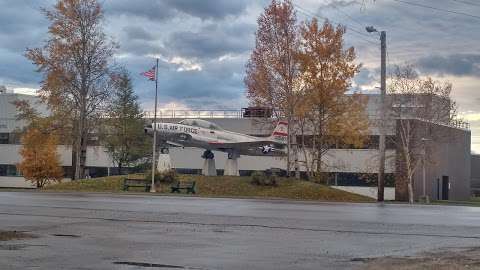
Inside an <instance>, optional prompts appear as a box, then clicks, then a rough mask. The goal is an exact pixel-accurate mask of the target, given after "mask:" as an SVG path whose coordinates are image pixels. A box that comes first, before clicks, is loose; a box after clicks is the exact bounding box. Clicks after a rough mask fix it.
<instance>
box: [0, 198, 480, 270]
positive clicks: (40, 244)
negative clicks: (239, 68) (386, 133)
mask: <svg viewBox="0 0 480 270" xmlns="http://www.w3.org/2000/svg"><path fill="white" fill-rule="evenodd" d="M14 230H15V231H22V232H26V233H29V234H31V235H34V236H35V237H31V238H28V239H17V240H10V241H0V269H352V268H362V267H363V266H364V263H365V261H366V260H368V258H374V257H383V256H412V255H416V254H419V253H421V252H426V251H428V252H435V251H445V250H454V249H456V248H464V247H478V246H480V208H475V207H464V206H409V205H394V204H387V205H379V204H367V203H363V204H346V203H313V202H312V203H311V202H292V201H282V200H246V199H220V198H218V199H216V198H215V199H213V198H212V199H209V198H196V197H170V196H149V195H130V194H129V195H123V194H122V195H121V194H98V193H97V194H92V193H44V192H0V231H14Z"/></svg>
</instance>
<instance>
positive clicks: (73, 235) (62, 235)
mask: <svg viewBox="0 0 480 270" xmlns="http://www.w3.org/2000/svg"><path fill="white" fill-rule="evenodd" d="M52 235H53V236H58V237H71V238H79V237H80V235H76V234H62V233H55V234H52Z"/></svg>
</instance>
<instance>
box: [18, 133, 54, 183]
mask: <svg viewBox="0 0 480 270" xmlns="http://www.w3.org/2000/svg"><path fill="white" fill-rule="evenodd" d="M57 142H58V139H57V136H56V135H55V134H51V133H47V132H44V131H42V130H41V129H39V128H35V127H32V128H30V129H28V130H27V132H26V133H25V134H24V135H23V137H22V143H23V146H22V148H21V150H20V155H21V156H22V162H21V163H20V164H18V165H17V167H18V169H19V170H20V172H21V173H22V174H23V176H24V177H25V179H27V180H29V181H32V182H34V183H36V184H37V187H43V186H44V185H45V184H47V183H48V182H51V181H55V182H59V181H60V180H61V179H62V178H63V170H62V168H61V167H60V161H59V157H58V153H57Z"/></svg>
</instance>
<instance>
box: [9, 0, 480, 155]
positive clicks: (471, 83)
mask: <svg viewBox="0 0 480 270" xmlns="http://www.w3.org/2000/svg"><path fill="white" fill-rule="evenodd" d="M54 2H55V1H54V0H15V1H13V0H0V5H1V6H0V7H1V8H0V59H1V64H0V85H6V86H7V87H8V88H9V89H11V90H12V91H16V92H27V93H32V92H34V91H35V89H37V88H38V84H39V81H40V76H39V74H37V73H36V72H35V67H34V66H33V65H31V63H29V62H28V61H27V60H26V59H25V57H24V56H23V54H24V51H25V48H27V47H30V48H31V47H38V46H41V45H42V44H43V42H44V41H45V40H46V39H47V38H48V36H47V27H48V22H47V20H46V19H45V18H44V17H43V15H42V14H41V13H40V11H39V10H40V8H41V7H47V8H48V7H51V6H52V4H53V3H54ZM101 2H102V3H103V6H104V10H105V29H106V32H107V33H108V35H109V36H110V37H111V38H112V39H113V40H114V41H116V42H118V43H119V45H120V49H119V50H118V52H117V54H116V56H115V61H116V62H117V63H120V64H123V65H125V66H126V67H127V68H128V69H129V70H130V72H131V74H132V75H133V79H134V87H135V91H136V92H137V94H138V95H139V97H140V100H141V102H142V106H143V107H144V108H145V109H151V108H152V106H153V102H152V99H153V97H154V88H153V87H154V85H153V84H152V83H151V82H148V81H146V80H145V79H143V78H141V76H139V73H140V72H142V71H145V70H147V69H149V68H151V67H152V66H153V65H154V60H153V58H154V57H159V58H160V68H159V72H160V74H159V91H160V104H161V106H162V107H175V108H177V109H178V108H180V109H182V108H192V109H239V108H240V107H242V106H245V105H246V104H247V100H246V98H245V95H244V93H245V87H244V85H243V77H244V70H245V67H244V66H245V63H246V61H247V59H248V56H249V54H250V52H251V50H252V48H253V46H254V38H255V36H254V35H255V30H256V20H257V18H258V16H259V14H260V13H261V12H262V10H263V8H264V7H265V6H266V5H268V3H269V1H268V0H235V1H233V0H156V1H155V0H136V1H130V0H102V1H101ZM293 3H294V4H295V7H296V9H297V17H298V19H299V20H300V21H301V20H306V19H310V18H311V16H318V17H319V18H320V19H321V20H323V19H324V18H329V19H330V20H331V21H332V22H334V23H341V24H344V25H346V26H347V34H346V42H347V44H348V45H349V46H354V47H355V48H356V51H357V56H358V62H359V63H362V64H363V68H362V71H361V72H360V74H358V75H357V77H356V78H355V81H354V84H353V85H354V86H355V87H356V88H358V89H361V90H363V91H365V92H374V91H375V89H376V88H375V87H377V86H378V85H379V74H378V71H379V54H380V51H379V41H378V36H377V35H375V34H367V33H365V30H364V27H365V26H367V25H373V26H375V27H376V28H377V29H378V30H385V31H387V40H388V45H387V47H388V64H389V65H393V64H397V63H406V62H408V63H413V64H416V65H417V66H418V68H419V70H420V71H421V73H422V74H423V75H429V76H432V77H435V78H436V79H440V80H448V81H450V82H452V83H453V85H454V92H453V97H454V99H455V100H456V101H457V102H458V104H459V110H460V112H461V114H462V116H463V117H464V118H465V119H466V120H468V121H469V122H470V123H471V125H472V150H474V151H476V152H478V153H480V107H479V106H478V105H479V104H480V91H479V90H480V27H479V26H480V2H479V1H477V0H376V1H373V0H365V1H362V0H294V1H293ZM408 3H414V4H416V5H410V4H408ZM419 5H420V6H419ZM428 7H430V8H428ZM444 10H448V11H452V12H450V13H449V12H445V11H444ZM469 15H473V16H469Z"/></svg>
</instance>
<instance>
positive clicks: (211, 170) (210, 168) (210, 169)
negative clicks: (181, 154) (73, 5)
mask: <svg viewBox="0 0 480 270" xmlns="http://www.w3.org/2000/svg"><path fill="white" fill-rule="evenodd" d="M202 158H203V159H205V161H203V169H202V175H205V176H217V168H216V167H215V155H214V154H213V152H212V151H210V150H205V152H203V154H202Z"/></svg>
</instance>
